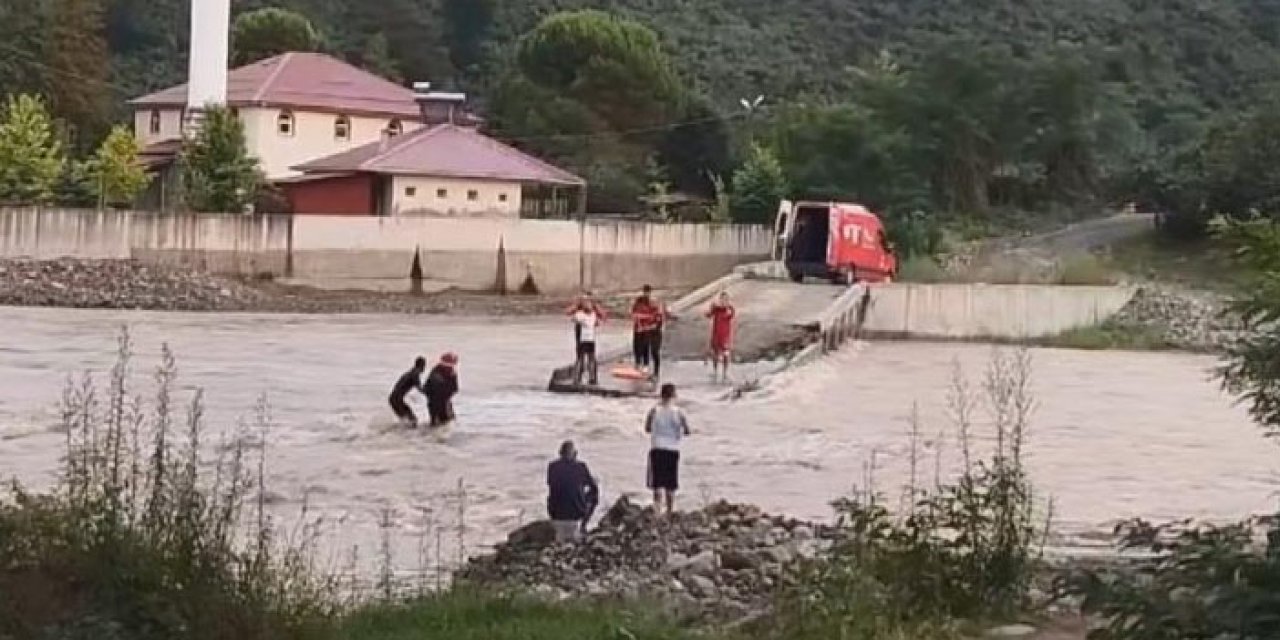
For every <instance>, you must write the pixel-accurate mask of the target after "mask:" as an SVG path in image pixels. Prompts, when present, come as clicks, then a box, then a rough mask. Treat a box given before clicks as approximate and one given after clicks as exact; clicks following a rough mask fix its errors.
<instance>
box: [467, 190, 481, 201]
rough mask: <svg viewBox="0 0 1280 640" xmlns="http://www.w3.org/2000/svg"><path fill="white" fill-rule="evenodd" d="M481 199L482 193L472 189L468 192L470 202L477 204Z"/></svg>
mask: <svg viewBox="0 0 1280 640" xmlns="http://www.w3.org/2000/svg"><path fill="white" fill-rule="evenodd" d="M479 199H480V192H479V191H476V190H475V189H472V190H470V191H468V192H467V200H470V201H472V202H475V201H476V200H479Z"/></svg>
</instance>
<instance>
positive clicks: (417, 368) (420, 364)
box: [387, 357, 427, 428]
mask: <svg viewBox="0 0 1280 640" xmlns="http://www.w3.org/2000/svg"><path fill="white" fill-rule="evenodd" d="M426 370H427V360H426V358H423V357H418V359H416V360H414V361H413V368H412V369H410V370H408V371H406V372H404V375H402V376H400V379H399V380H396V385H395V386H394V387H392V388H391V396H390V397H388V398H387V401H388V402H389V403H390V404H391V411H392V412H393V413H395V414H396V417H397V418H399V419H400V421H401V422H404V423H406V424H408V425H409V427H410V428H413V427H417V426H418V416H416V415H414V414H413V409H410V408H409V405H408V403H406V402H405V401H404V398H405V396H407V395H409V392H410V391H414V390H417V391H422V383H421V380H422V372H423V371H426Z"/></svg>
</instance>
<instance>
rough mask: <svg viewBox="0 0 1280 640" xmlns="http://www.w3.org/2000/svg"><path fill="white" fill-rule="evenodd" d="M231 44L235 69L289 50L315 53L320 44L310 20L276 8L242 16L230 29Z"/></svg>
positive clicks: (318, 36)
mask: <svg viewBox="0 0 1280 640" xmlns="http://www.w3.org/2000/svg"><path fill="white" fill-rule="evenodd" d="M231 42H232V50H233V52H234V53H233V54H232V60H233V62H234V64H236V65H237V66H238V65H244V64H248V63H250V62H255V61H257V60H262V59H264V58H270V57H271V56H274V55H279V54H281V53H285V52H289V51H316V50H318V49H319V48H320V45H321V39H320V34H319V33H317V32H316V30H315V28H314V27H312V26H311V21H310V20H307V18H306V17H305V16H303V15H302V14H300V13H296V12H294V11H289V10H287V9H278V8H275V7H269V8H266V9H259V10H257V11H250V12H249V13H244V14H241V15H240V17H238V18H236V22H235V25H234V26H233V27H232V38H231Z"/></svg>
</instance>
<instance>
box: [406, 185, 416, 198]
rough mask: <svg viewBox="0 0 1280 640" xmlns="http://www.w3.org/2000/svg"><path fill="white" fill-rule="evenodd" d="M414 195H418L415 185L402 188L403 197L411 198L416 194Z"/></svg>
mask: <svg viewBox="0 0 1280 640" xmlns="http://www.w3.org/2000/svg"><path fill="white" fill-rule="evenodd" d="M416 195H418V188H417V187H405V188H404V197H406V198H412V197H414V196H416Z"/></svg>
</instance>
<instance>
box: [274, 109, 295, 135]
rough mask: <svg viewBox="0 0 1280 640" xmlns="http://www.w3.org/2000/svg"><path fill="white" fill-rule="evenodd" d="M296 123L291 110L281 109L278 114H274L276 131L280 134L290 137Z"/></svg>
mask: <svg viewBox="0 0 1280 640" xmlns="http://www.w3.org/2000/svg"><path fill="white" fill-rule="evenodd" d="M296 124H297V122H296V121H295V120H294V118H293V112H292V111H281V112H280V115H278V116H276V132H277V133H279V134H280V135H282V136H288V137H290V138H292V137H293V133H294V129H295V127H296Z"/></svg>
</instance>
